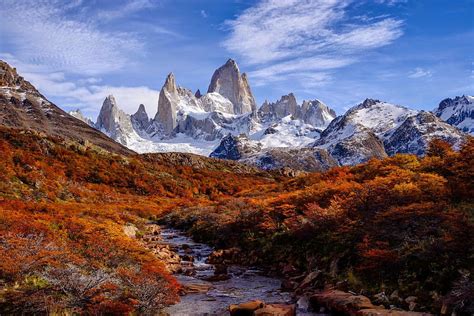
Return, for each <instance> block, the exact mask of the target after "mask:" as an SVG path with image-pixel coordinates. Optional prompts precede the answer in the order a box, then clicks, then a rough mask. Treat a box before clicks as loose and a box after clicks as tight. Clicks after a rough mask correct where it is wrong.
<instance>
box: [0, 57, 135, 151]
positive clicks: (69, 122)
mask: <svg viewBox="0 0 474 316" xmlns="http://www.w3.org/2000/svg"><path fill="white" fill-rule="evenodd" d="M0 124H1V125H3V126H8V127H13V128H21V129H30V130H35V131H39V132H43V133H45V134H47V135H50V136H55V137H60V138H63V139H70V140H73V141H77V142H80V143H83V144H86V143H91V144H94V145H96V146H99V147H101V148H103V149H105V150H108V151H111V152H115V153H121V154H125V155H133V154H134V152H133V151H131V150H129V149H127V148H126V147H124V146H122V145H120V144H118V143H116V142H114V141H113V140H111V139H110V138H109V137H107V136H106V135H104V134H102V133H101V132H99V131H97V130H96V129H94V128H92V127H91V126H89V125H88V124H87V123H84V122H82V121H80V120H78V119H76V118H75V117H73V116H71V115H70V114H68V113H66V112H65V111H63V110H61V109H60V108H58V107H57V106H56V105H54V104H53V103H51V102H50V101H48V100H47V99H46V98H45V97H44V96H43V95H42V94H41V93H39V92H38V90H36V88H35V87H34V86H33V85H32V84H31V83H29V82H28V81H26V80H25V79H23V77H21V76H19V75H18V73H17V72H16V70H15V69H14V68H12V67H10V65H8V64H7V63H6V62H4V61H0Z"/></svg>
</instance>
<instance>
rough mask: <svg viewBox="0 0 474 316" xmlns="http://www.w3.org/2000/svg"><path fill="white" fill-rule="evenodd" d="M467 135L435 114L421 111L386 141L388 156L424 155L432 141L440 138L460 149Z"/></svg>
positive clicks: (406, 121) (408, 119)
mask: <svg viewBox="0 0 474 316" xmlns="http://www.w3.org/2000/svg"><path fill="white" fill-rule="evenodd" d="M464 137H465V135H464V134H463V133H462V132H461V131H460V130H459V129H457V128H456V127H453V126H451V125H449V124H448V123H446V122H443V121H442V120H440V119H439V118H437V117H436V116H435V115H434V114H432V113H429V112H425V111H420V112H418V113H417V114H416V115H413V116H410V117H409V118H407V119H406V120H405V122H403V124H402V125H400V126H399V127H398V128H397V129H396V130H395V131H394V132H393V133H392V135H391V136H390V138H389V139H387V140H385V150H386V151H387V154H389V155H394V154H396V153H409V154H416V155H423V154H424V153H425V151H426V149H427V147H428V144H429V142H430V141H431V140H433V139H435V138H438V139H443V140H445V141H448V142H449V143H450V144H452V145H453V146H454V147H455V148H459V146H460V145H461V143H462V141H463V140H464Z"/></svg>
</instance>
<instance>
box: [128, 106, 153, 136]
mask: <svg viewBox="0 0 474 316" xmlns="http://www.w3.org/2000/svg"><path fill="white" fill-rule="evenodd" d="M131 119H132V125H133V128H134V129H135V130H141V131H146V130H147V129H148V128H149V127H150V124H151V123H150V119H149V118H148V114H147V113H146V110H145V106H144V105H143V104H140V106H139V107H138V110H137V112H135V114H132V116H131Z"/></svg>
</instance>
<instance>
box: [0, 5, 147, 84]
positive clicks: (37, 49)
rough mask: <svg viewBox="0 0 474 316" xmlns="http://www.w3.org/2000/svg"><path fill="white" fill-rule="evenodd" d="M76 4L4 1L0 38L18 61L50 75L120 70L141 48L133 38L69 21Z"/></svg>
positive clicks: (1, 9) (93, 73)
mask: <svg viewBox="0 0 474 316" xmlns="http://www.w3.org/2000/svg"><path fill="white" fill-rule="evenodd" d="M79 4H80V1H76V2H71V3H69V4H65V2H63V1H60V0H38V1H33V0H25V1H17V0H5V1H3V2H2V5H1V6H0V16H1V18H2V23H1V24H0V25H1V26H0V32H1V33H2V34H3V36H5V39H6V40H7V41H8V43H9V44H10V47H9V49H10V50H14V51H15V55H16V56H17V58H19V59H21V60H22V61H25V62H26V61H28V62H30V63H35V64H38V65H47V66H49V67H50V68H51V69H53V70H58V71H62V70H67V71H69V72H75V73H80V74H86V75H97V74H101V73H106V72H111V71H115V70H118V69H121V68H122V67H123V66H124V65H126V64H127V63H128V62H130V57H131V56H134V55H136V52H137V51H140V50H141V49H142V48H143V44H142V43H141V42H140V41H139V40H138V39H136V38H135V37H134V36H133V34H128V33H123V32H112V31H103V30H100V29H99V28H98V27H97V26H96V25H94V24H93V23H90V22H85V21H82V20H78V19H74V18H73V16H74V15H73V11H71V10H73V9H74V8H75V7H76V6H77V5H79Z"/></svg>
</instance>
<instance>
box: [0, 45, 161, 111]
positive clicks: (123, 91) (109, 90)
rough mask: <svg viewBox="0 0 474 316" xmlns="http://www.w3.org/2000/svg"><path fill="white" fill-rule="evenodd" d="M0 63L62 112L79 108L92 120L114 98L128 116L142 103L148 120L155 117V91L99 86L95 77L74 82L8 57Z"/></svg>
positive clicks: (157, 92) (46, 69)
mask: <svg viewBox="0 0 474 316" xmlns="http://www.w3.org/2000/svg"><path fill="white" fill-rule="evenodd" d="M0 59H2V60H5V61H6V62H8V63H9V64H10V65H12V66H14V67H16V68H17V71H18V73H19V74H20V75H21V76H23V77H24V78H25V79H26V80H28V81H30V82H31V83H32V84H33V85H34V86H35V87H36V88H37V89H38V90H39V91H40V92H41V93H42V94H43V95H45V96H46V97H47V98H49V99H50V100H51V99H60V100H61V103H58V104H57V105H58V106H59V107H61V108H63V109H64V110H71V109H77V108H79V109H81V110H82V111H83V112H84V113H85V114H87V115H90V116H94V117H93V118H94V119H95V116H96V115H97V113H98V111H99V109H100V107H101V106H102V102H103V101H104V99H105V97H106V96H108V95H109V94H113V95H114V96H115V98H116V100H117V103H118V105H119V107H120V108H121V109H122V110H124V111H125V112H127V113H129V114H133V113H135V112H136V110H137V109H138V106H139V105H140V104H141V103H142V104H144V105H145V107H146V110H147V112H148V115H149V116H150V117H153V116H154V115H155V114H156V111H157V107H158V95H159V91H157V90H153V89H150V88H148V87H145V86H138V87H126V86H111V85H106V84H104V85H98V84H97V83H99V82H100V81H101V80H100V78H94V77H89V78H85V79H81V80H77V81H76V82H73V81H71V80H68V79H67V77H65V74H64V73H62V72H56V73H51V72H49V71H48V68H47V67H44V66H38V65H33V64H28V63H23V62H21V61H19V60H18V59H16V58H15V57H14V56H12V55H10V54H0Z"/></svg>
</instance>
